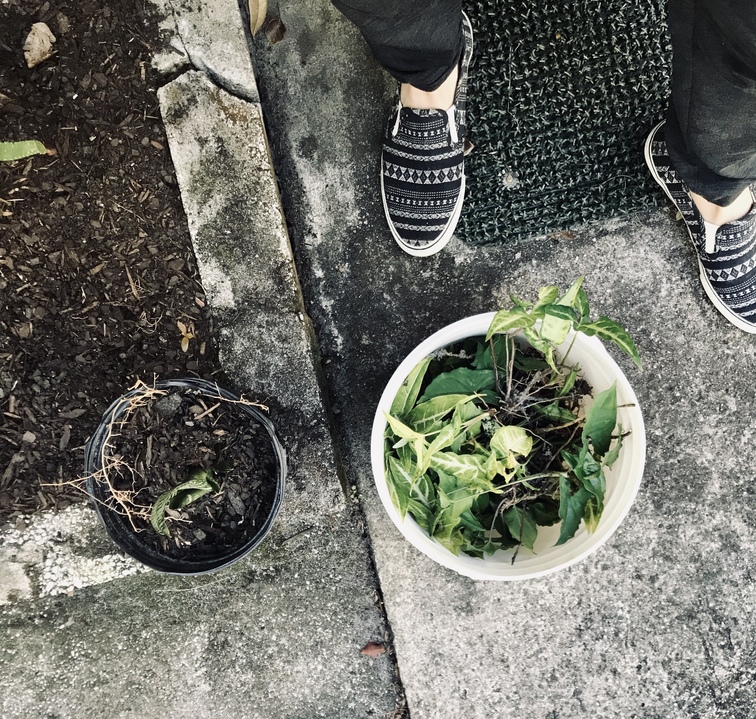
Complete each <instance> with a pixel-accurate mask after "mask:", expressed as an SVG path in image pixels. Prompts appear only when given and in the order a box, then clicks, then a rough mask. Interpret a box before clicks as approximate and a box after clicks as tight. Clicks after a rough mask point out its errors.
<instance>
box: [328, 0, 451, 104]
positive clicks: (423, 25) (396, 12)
mask: <svg viewBox="0 0 756 719" xmlns="http://www.w3.org/2000/svg"><path fill="white" fill-rule="evenodd" d="M332 2H333V4H334V5H335V6H336V7H337V8H338V9H339V10H340V11H341V12H342V13H344V15H346V16H347V17H348V18H349V19H350V20H351V21H352V22H353V23H354V24H355V25H356V26H357V27H358V28H359V30H360V32H362V34H363V36H364V37H365V39H366V40H367V43H368V45H369V46H370V49H371V50H372V51H373V55H375V58H376V59H377V60H378V62H379V63H380V64H381V66H382V67H383V68H384V69H385V70H386V71H387V72H388V73H389V74H391V75H392V76H393V77H395V78H396V79H397V80H398V81H399V82H407V83H409V84H411V85H414V86H415V87H417V88H419V89H420V90H425V91H430V90H435V89H436V88H437V87H438V86H439V85H440V84H441V83H442V82H443V81H444V80H445V79H446V78H447V77H448V75H449V73H450V72H451V71H452V69H453V68H454V67H455V66H456V65H457V64H458V63H459V60H460V58H461V56H462V49H463V46H464V43H463V40H462V1H461V0H332Z"/></svg>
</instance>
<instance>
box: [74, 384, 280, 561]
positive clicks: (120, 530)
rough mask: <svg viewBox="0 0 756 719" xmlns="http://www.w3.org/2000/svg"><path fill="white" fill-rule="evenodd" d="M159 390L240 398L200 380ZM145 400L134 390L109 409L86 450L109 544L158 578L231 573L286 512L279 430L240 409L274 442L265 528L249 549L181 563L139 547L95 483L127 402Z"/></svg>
mask: <svg viewBox="0 0 756 719" xmlns="http://www.w3.org/2000/svg"><path fill="white" fill-rule="evenodd" d="M155 389H162V390H182V389H183V390H199V391H201V392H202V393H203V394H204V395H206V396H209V397H210V398H213V397H215V398H217V399H221V400H222V399H227V400H232V401H238V400H239V399H241V397H240V395H238V394H237V393H236V392H232V391H231V390H228V389H225V388H223V387H219V386H218V385H217V384H215V383H213V382H208V381H206V380H201V379H194V378H188V379H168V380H159V381H157V382H155ZM140 394H144V391H143V390H141V389H138V388H137V389H132V390H130V391H129V392H127V393H126V394H124V395H122V396H121V397H119V398H118V399H117V400H116V401H115V402H113V404H111V405H110V407H108V409H107V410H106V411H105V413H104V414H103V416H102V420H101V421H100V424H99V425H98V427H97V429H96V430H95V432H94V434H93V435H92V436H91V437H90V439H89V441H88V442H87V446H86V448H85V456H84V471H85V472H86V474H87V476H88V477H89V479H88V480H87V485H86V486H87V492H88V493H89V495H90V497H92V499H93V502H92V503H93V505H94V508H95V511H96V512H97V514H98V515H99V517H100V520H101V521H102V524H103V525H104V527H105V530H106V531H107V533H108V534H109V535H110V538H111V539H112V540H113V541H114V542H115V543H116V544H117V545H118V546H119V547H120V548H121V549H122V550H123V551H124V552H126V553H127V554H129V555H131V556H132V557H134V559H136V560H138V561H139V562H141V563H142V564H145V565H147V566H148V567H151V568H152V569H156V570H157V571H159V572H167V573H169V574H184V575H187V574H207V573H209V572H215V571H217V570H218V569H222V568H223V567H227V566H229V565H230V564H233V563H234V562H236V561H238V560H239V559H241V558H242V557H243V556H245V555H246V554H248V553H249V552H251V551H252V550H253V549H254V548H255V547H256V546H257V545H258V544H260V542H262V540H263V539H264V538H265V536H266V535H267V534H268V532H270V529H271V527H272V526H273V522H274V521H275V519H276V516H277V515H278V512H279V510H280V508H281V501H282V500H283V493H284V484H285V481H286V452H285V451H284V448H283V447H282V445H281V443H280V442H279V441H278V437H276V432H275V428H274V427H273V424H272V422H271V421H270V420H269V419H268V418H267V417H266V416H265V415H263V414H262V413H261V412H259V411H258V410H257V409H256V408H255V407H251V406H249V405H246V404H239V405H238V407H239V408H240V409H241V410H243V411H244V412H245V413H246V414H248V415H249V416H250V418H251V420H252V421H254V422H256V423H257V424H259V425H260V426H262V427H263V428H264V429H265V430H266V432H267V433H268V435H269V437H270V442H271V446H272V448H273V452H274V454H275V457H276V470H277V471H276V476H275V477H272V478H271V481H275V482H276V493H275V496H274V498H273V502H272V505H271V507H270V509H269V510H268V514H267V517H266V519H265V521H264V522H263V523H262V525H261V526H260V528H259V529H258V531H257V533H256V534H255V535H254V536H253V537H251V538H250V539H248V540H247V541H246V542H245V543H244V544H242V545H240V546H239V547H236V548H233V549H226V550H225V551H223V552H222V553H219V554H217V555H215V556H208V557H203V558H202V559H198V560H179V559H174V558H172V557H168V556H166V555H164V554H162V553H160V552H159V551H157V550H155V549H153V548H152V547H148V546H146V545H144V544H142V542H140V541H139V537H138V535H137V534H136V533H135V532H134V530H133V529H132V528H131V525H130V524H129V523H128V521H127V520H126V518H125V517H123V516H122V515H120V514H118V513H117V512H114V511H111V510H109V509H108V508H107V506H105V504H104V502H105V501H106V500H107V499H108V492H109V491H108V488H107V486H105V485H104V484H103V483H102V482H97V481H96V480H95V479H94V475H95V473H96V472H97V471H98V470H99V469H100V468H101V467H102V455H103V449H104V446H103V445H104V442H105V439H106V437H107V435H108V428H109V426H110V424H111V423H112V422H113V421H114V420H117V419H118V418H119V417H121V416H122V415H123V414H124V412H125V411H126V409H127V407H128V403H127V402H126V401H124V400H128V399H130V398H132V397H136V396H139V395H140Z"/></svg>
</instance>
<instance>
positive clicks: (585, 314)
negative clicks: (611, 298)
mask: <svg viewBox="0 0 756 719" xmlns="http://www.w3.org/2000/svg"><path fill="white" fill-rule="evenodd" d="M573 306H574V307H575V309H576V310H577V313H578V314H579V315H580V322H581V323H582V322H590V320H591V308H590V307H589V305H588V295H586V294H585V290H584V289H583V288H582V287H581V288H580V289H579V290H578V293H577V297H576V298H575V304H574V305H573Z"/></svg>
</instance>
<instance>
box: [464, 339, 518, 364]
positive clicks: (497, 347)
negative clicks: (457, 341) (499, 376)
mask: <svg viewBox="0 0 756 719" xmlns="http://www.w3.org/2000/svg"><path fill="white" fill-rule="evenodd" d="M512 343H513V341H512V339H511V338H510V337H509V336H508V335H496V336H495V337H493V338H491V340H489V342H481V343H480V345H479V347H478V350H477V352H476V354H475V360H474V361H473V367H475V369H490V370H492V369H494V359H495V361H496V366H497V367H498V368H499V369H500V370H504V369H507V368H508V367H509V350H510V347H511V346H512ZM492 344H493V356H492V355H491V345H492Z"/></svg>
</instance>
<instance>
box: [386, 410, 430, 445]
mask: <svg viewBox="0 0 756 719" xmlns="http://www.w3.org/2000/svg"><path fill="white" fill-rule="evenodd" d="M383 414H384V416H385V417H386V421H387V422H388V423H389V426H390V427H391V429H392V430H393V431H394V434H396V436H397V437H399V438H400V439H406V440H416V439H420V440H422V439H423V438H424V437H425V435H424V434H421V433H420V432H416V431H415V430H414V429H412V428H411V427H408V426H407V425H406V424H404V422H402V421H401V420H399V419H397V418H396V417H392V416H391V415H390V414H389V413H388V412H384V413H383Z"/></svg>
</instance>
